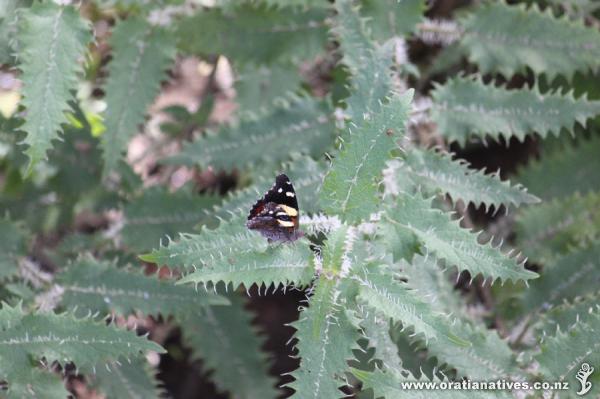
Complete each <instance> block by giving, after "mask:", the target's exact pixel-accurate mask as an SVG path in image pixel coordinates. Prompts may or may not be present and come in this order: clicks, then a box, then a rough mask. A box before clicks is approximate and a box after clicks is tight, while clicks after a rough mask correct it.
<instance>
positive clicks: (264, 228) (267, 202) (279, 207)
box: [246, 174, 302, 241]
mask: <svg viewBox="0 0 600 399" xmlns="http://www.w3.org/2000/svg"><path fill="white" fill-rule="evenodd" d="M299 216H300V215H299V211H298V200H297V199H296V192H295V191H294V187H293V186H292V183H291V182H290V179H289V178H288V177H287V176H286V175H284V174H281V175H279V176H277V178H276V179H275V184H274V185H273V187H271V189H270V190H269V191H267V192H266V193H265V195H264V197H262V198H261V199H259V200H258V201H257V202H256V204H254V206H253V207H252V209H251V210H250V214H249V215H248V221H247V222H246V226H247V227H248V228H249V229H250V230H256V231H258V232H259V233H261V234H262V235H263V236H264V237H266V238H267V239H268V240H269V241H295V240H297V239H298V238H300V237H301V236H302V232H300V231H299V230H298V219H299Z"/></svg>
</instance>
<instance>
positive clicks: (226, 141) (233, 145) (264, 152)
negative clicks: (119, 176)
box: [166, 98, 334, 170]
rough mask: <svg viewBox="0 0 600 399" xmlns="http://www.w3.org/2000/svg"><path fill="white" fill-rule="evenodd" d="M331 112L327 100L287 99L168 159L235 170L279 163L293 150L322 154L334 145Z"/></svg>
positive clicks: (191, 144)
mask: <svg viewBox="0 0 600 399" xmlns="http://www.w3.org/2000/svg"><path fill="white" fill-rule="evenodd" d="M331 113H332V110H331V107H330V105H329V104H328V102H326V101H317V100H314V99H309V98H303V99H300V98H298V99H293V100H292V101H286V102H285V103H282V104H281V105H279V106H278V107H276V108H275V109H272V110H270V111H269V112H268V113H266V114H265V115H261V116H260V117H259V116H256V117H253V118H248V119H245V120H243V121H241V122H240V123H239V125H238V126H235V127H233V126H232V127H225V128H223V129H221V130H220V131H219V132H218V133H217V134H211V135H208V136H206V137H202V138H199V139H197V140H196V141H194V142H192V143H190V144H187V145H185V146H184V147H183V149H182V151H181V152H180V153H179V154H178V155H175V156H173V157H171V158H169V159H168V160H167V161H166V162H169V163H175V164H183V165H189V166H193V165H200V166H202V167H203V168H207V167H209V166H212V167H214V168H216V169H226V170H231V169H233V168H234V167H245V166H247V165H249V164H257V163H259V162H264V163H268V164H277V163H279V162H281V161H284V160H288V159H290V156H291V154H293V153H301V154H310V155H313V156H320V155H322V154H323V152H324V151H325V150H326V149H327V148H328V147H329V146H330V145H331V144H333V138H334V136H333V131H334V122H333V119H332V118H331ZM291 143H293V145H291Z"/></svg>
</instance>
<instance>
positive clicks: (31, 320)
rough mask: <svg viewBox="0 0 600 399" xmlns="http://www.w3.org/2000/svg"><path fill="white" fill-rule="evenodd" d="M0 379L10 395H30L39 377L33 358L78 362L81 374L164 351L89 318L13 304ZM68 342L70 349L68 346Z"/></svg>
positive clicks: (0, 331)
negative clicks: (29, 387) (28, 310)
mask: <svg viewBox="0 0 600 399" xmlns="http://www.w3.org/2000/svg"><path fill="white" fill-rule="evenodd" d="M0 323H1V324H0V360H1V367H0V375H1V376H2V379H4V380H6V381H8V384H9V388H8V389H9V394H10V395H13V392H12V391H13V390H14V395H13V396H17V397H18V394H19V393H23V392H26V391H25V390H26V387H25V385H28V384H30V383H31V381H32V380H31V378H33V377H34V376H35V375H37V374H38V372H37V370H36V368H35V367H34V366H33V364H32V363H30V362H29V361H28V360H27V359H28V357H31V358H33V359H41V358H44V359H45V361H46V362H47V364H50V363H52V362H53V361H57V362H59V363H60V364H62V365H63V366H64V365H65V364H66V363H67V362H74V363H75V365H76V366H77V367H78V368H79V369H80V370H92V369H93V368H94V367H95V366H96V365H97V364H100V363H103V362H107V361H111V360H112V361H114V360H117V359H118V357H119V356H125V357H133V356H137V354H138V353H139V352H141V351H157V352H163V349H162V348H161V347H160V346H159V345H158V344H156V343H154V342H152V341H148V340H146V339H143V338H141V337H138V336H136V335H135V333H134V332H131V331H126V330H121V329H118V328H116V327H114V326H112V325H106V324H105V323H104V322H96V321H93V320H90V319H89V318H82V319H77V318H75V317H73V316H72V315H69V314H63V315H57V314H53V313H32V314H26V313H24V312H23V309H22V308H21V307H20V306H19V307H14V308H13V307H10V306H9V305H7V304H4V305H3V306H2V309H1V310H0ZM65 343H68V345H65Z"/></svg>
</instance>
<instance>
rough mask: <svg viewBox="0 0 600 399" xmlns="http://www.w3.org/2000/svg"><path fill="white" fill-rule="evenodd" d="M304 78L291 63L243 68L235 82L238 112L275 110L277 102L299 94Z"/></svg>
mask: <svg viewBox="0 0 600 399" xmlns="http://www.w3.org/2000/svg"><path fill="white" fill-rule="evenodd" d="M301 83H302V76H300V70H299V67H298V66H297V65H295V64H292V63H289V64H288V63H286V64H281V63H277V64H274V65H269V66H266V65H252V64H246V65H243V66H242V67H241V68H240V71H239V72H238V77H237V80H236V82H235V91H236V97H235V100H236V102H237V103H238V104H239V107H240V108H239V112H241V113H242V115H243V114H244V113H246V112H261V111H262V110H263V109H265V108H268V107H272V106H273V105H275V104H276V103H277V100H278V99H284V100H285V98H286V97H287V96H288V93H292V92H297V91H299V90H300V84H301Z"/></svg>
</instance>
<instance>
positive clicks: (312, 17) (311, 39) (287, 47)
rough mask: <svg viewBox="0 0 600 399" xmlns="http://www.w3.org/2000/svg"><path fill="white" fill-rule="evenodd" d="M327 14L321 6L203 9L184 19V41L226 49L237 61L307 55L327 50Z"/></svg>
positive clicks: (197, 47)
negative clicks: (301, 8)
mask: <svg viewBox="0 0 600 399" xmlns="http://www.w3.org/2000/svg"><path fill="white" fill-rule="evenodd" d="M324 19H325V13H324V12H323V10H319V9H313V10H307V11H302V10H294V9H292V8H269V7H266V6H260V5H259V6H256V5H250V4H241V5H239V6H236V7H233V8H232V9H230V10H222V9H220V8H217V7H215V8H211V9H208V10H207V9H201V10H199V11H198V12H197V13H196V14H195V15H192V16H190V17H186V18H184V19H182V20H181V21H180V22H179V23H178V25H177V39H178V46H179V48H180V49H181V50H182V51H184V52H186V53H188V54H189V53H191V54H197V55H211V54H222V55H225V56H226V57H228V58H231V59H233V60H234V61H237V62H251V63H265V64H268V63H273V62H277V61H289V60H298V61H302V60H307V59H311V58H312V57H314V56H315V55H317V54H318V53H319V52H320V51H322V50H323V47H324V44H325V38H326V33H325V32H326V28H325V21H324ZM191 38H193V40H192V39H191Z"/></svg>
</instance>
